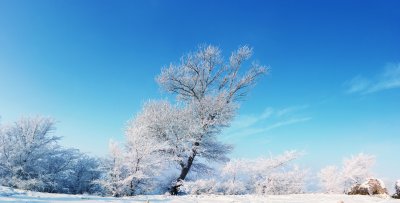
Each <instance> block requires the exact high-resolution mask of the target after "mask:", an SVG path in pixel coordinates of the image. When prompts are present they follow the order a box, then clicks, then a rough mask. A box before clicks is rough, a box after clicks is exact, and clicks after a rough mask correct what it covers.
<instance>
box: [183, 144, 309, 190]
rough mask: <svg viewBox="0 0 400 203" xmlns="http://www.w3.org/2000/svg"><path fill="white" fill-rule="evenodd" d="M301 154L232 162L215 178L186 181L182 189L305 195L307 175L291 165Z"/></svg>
mask: <svg viewBox="0 0 400 203" xmlns="http://www.w3.org/2000/svg"><path fill="white" fill-rule="evenodd" d="M299 155H300V153H298V152H296V151H289V152H285V153H284V154H282V155H280V156H276V157H271V158H258V159H247V160H246V159H239V160H231V161H229V162H227V163H226V164H225V165H224V166H223V167H222V168H221V171H220V173H218V174H219V175H216V176H215V177H214V178H212V179H200V180H197V181H192V182H190V181H186V182H184V183H183V188H184V191H185V192H186V193H189V194H225V195H241V194H262V195H264V194H275V195H281V194H297V193H303V192H304V190H305V189H304V188H305V178H306V175H307V172H306V171H305V170H301V169H299V168H298V167H296V166H291V164H290V162H291V161H292V160H294V159H296V158H297V157H299Z"/></svg>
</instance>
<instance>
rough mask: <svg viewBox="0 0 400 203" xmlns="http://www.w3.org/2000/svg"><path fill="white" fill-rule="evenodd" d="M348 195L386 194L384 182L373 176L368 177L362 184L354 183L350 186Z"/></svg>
mask: <svg viewBox="0 0 400 203" xmlns="http://www.w3.org/2000/svg"><path fill="white" fill-rule="evenodd" d="M348 194H349V195H387V194H388V192H387V189H386V187H385V184H384V183H383V182H382V181H381V180H379V179H375V178H371V179H368V180H367V181H365V182H364V183H362V184H356V185H354V186H353V187H351V189H350V191H349V192H348Z"/></svg>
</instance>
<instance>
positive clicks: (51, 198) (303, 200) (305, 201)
mask: <svg viewBox="0 0 400 203" xmlns="http://www.w3.org/2000/svg"><path fill="white" fill-rule="evenodd" d="M0 202H65V203H73V202H87V203H94V202H110V203H128V202H143V203H144V202H149V203H152V202H176V203H191V202H193V203H197V202H211V203H213V202H214V203H217V202H218V203H220V202H221V203H223V202H229V203H233V202H268V203H269V202H271V203H272V202H276V203H284V202H285V203H322V202H326V203H341V202H343V203H367V202H379V203H400V200H395V199H391V198H380V197H369V196H348V195H326V194H301V195H274V196H254V195H238V196H230V195H229V196H222V195H220V196H214V195H199V196H177V197H175V196H166V195H151V196H136V197H131V198H112V197H98V196H88V195H65V194H48V193H39V192H29V191H22V190H11V189H9V188H5V187H1V186H0Z"/></svg>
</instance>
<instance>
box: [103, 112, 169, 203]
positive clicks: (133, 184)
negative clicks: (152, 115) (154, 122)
mask: <svg viewBox="0 0 400 203" xmlns="http://www.w3.org/2000/svg"><path fill="white" fill-rule="evenodd" d="M146 110H149V109H147V108H145V111H143V112H142V113H140V114H138V116H137V117H135V119H133V120H132V121H130V122H128V125H127V128H126V130H125V137H126V146H125V147H123V148H121V146H119V145H118V144H117V143H116V142H114V141H110V144H109V150H110V155H109V157H108V158H107V159H106V161H105V162H104V168H105V171H106V175H105V177H104V178H103V179H102V180H100V181H99V183H100V184H101V185H102V187H103V188H104V190H105V192H106V193H108V194H111V195H113V196H117V197H118V196H130V195H137V194H146V193H149V192H151V191H152V190H154V189H155V186H156V184H155V183H156V178H157V177H158V176H159V174H160V173H161V172H162V169H163V168H162V167H163V166H164V164H166V163H167V161H166V160H165V157H164V156H163V155H162V153H165V150H166V149H167V148H166V147H165V145H164V143H163V142H157V140H156V139H153V137H152V136H151V135H149V133H151V131H149V130H148V125H149V123H148V122H147V121H146V118H145V115H146V114H147V113H148V112H147V111H146Z"/></svg>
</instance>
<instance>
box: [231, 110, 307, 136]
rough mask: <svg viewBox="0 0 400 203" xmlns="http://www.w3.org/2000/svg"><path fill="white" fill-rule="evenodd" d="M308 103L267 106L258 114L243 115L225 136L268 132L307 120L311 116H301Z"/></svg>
mask: <svg viewBox="0 0 400 203" xmlns="http://www.w3.org/2000/svg"><path fill="white" fill-rule="evenodd" d="M306 108H308V106H307V105H302V106H291V107H286V108H281V109H274V108H271V107H268V108H266V109H265V110H264V111H263V112H262V113H260V114H258V115H241V116H239V117H238V118H237V119H236V120H235V121H234V122H233V123H232V125H231V127H230V128H229V129H227V130H226V131H225V133H224V134H225V138H226V139H228V138H239V137H246V136H251V135H256V134H262V133H266V132H268V131H271V130H273V129H276V128H280V127H283V126H288V125H293V124H296V123H302V122H307V121H309V120H311V117H308V116H301V114H302V113H301V111H302V110H304V109H306Z"/></svg>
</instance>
